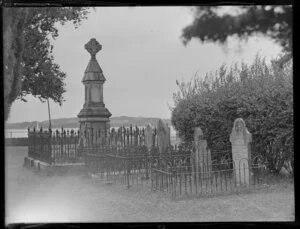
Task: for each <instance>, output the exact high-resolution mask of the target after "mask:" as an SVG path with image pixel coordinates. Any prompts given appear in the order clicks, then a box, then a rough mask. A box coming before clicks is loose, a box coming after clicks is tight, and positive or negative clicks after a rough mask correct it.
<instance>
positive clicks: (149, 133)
mask: <svg viewBox="0 0 300 229" xmlns="http://www.w3.org/2000/svg"><path fill="white" fill-rule="evenodd" d="M145 146H146V147H147V149H148V152H150V151H151V148H152V147H153V127H152V125H151V124H150V123H149V124H148V125H147V126H146V130H145Z"/></svg>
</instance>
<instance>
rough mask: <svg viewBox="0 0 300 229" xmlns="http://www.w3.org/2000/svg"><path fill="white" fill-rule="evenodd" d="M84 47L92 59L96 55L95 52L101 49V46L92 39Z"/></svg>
mask: <svg viewBox="0 0 300 229" xmlns="http://www.w3.org/2000/svg"><path fill="white" fill-rule="evenodd" d="M84 47H85V49H86V50H87V51H88V52H89V53H90V54H91V56H92V57H94V56H95V55H96V54H97V52H99V51H100V50H101V49H102V45H100V44H99V42H98V41H97V40H96V39H95V38H92V39H91V40H90V41H89V42H88V43H86V44H85V46H84Z"/></svg>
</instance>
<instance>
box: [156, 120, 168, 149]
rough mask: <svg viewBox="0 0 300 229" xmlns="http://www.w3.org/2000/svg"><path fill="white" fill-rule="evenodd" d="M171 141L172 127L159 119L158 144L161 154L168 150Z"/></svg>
mask: <svg viewBox="0 0 300 229" xmlns="http://www.w3.org/2000/svg"><path fill="white" fill-rule="evenodd" d="M170 143H171V139H170V128H169V127H168V126H167V125H166V124H165V123H164V122H163V121H162V120H161V119H159V120H158V123H157V146H158V149H159V153H160V155H162V154H164V153H167V152H168V150H169V148H170Z"/></svg>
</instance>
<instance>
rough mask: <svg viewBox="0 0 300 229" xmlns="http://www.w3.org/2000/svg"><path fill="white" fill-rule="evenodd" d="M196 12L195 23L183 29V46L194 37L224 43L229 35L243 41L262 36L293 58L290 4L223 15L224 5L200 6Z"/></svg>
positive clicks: (237, 9)
mask: <svg viewBox="0 0 300 229" xmlns="http://www.w3.org/2000/svg"><path fill="white" fill-rule="evenodd" d="M227 7H228V6H227ZM193 9H194V20H193V22H192V23H191V24H190V25H188V26H186V27H185V28H184V29H183V30H182V35H181V39H182V41H183V43H184V44H187V43H188V42H189V41H190V40H191V39H192V38H197V39H199V40H200V41H201V42H218V43H220V44H225V43H226V41H227V39H228V37H230V36H234V35H235V36H237V37H239V38H242V39H243V38H247V37H249V36H251V35H254V34H262V35H265V36H268V37H270V38H271V39H273V40H274V41H275V42H276V43H278V44H280V45H281V46H282V48H283V51H284V52H285V53H286V54H288V57H291V56H292V55H291V52H292V46H293V42H292V23H293V22H292V10H293V9H292V6H291V5H283V6H275V5H274V6H259V5H255V6H232V7H231V10H229V11H228V13H227V12H226V13H224V6H199V7H195V8H193ZM225 9H226V8H225ZM234 10H235V11H234ZM230 12H231V13H230ZM285 58H286V57H285ZM287 59H289V58H287Z"/></svg>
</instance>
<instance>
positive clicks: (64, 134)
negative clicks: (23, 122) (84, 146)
mask: <svg viewBox="0 0 300 229" xmlns="http://www.w3.org/2000/svg"><path fill="white" fill-rule="evenodd" d="M78 140H79V133H78V132H77V131H73V130H71V131H69V130H67V131H66V130H64V129H62V130H61V131H58V130H56V131H55V132H52V131H51V129H50V130H43V129H40V130H39V131H36V130H35V129H33V130H32V131H30V130H29V129H28V157H31V158H33V159H36V160H40V161H42V162H45V163H48V164H51V165H54V164H69V163H77V162H81V161H82V160H83V155H82V154H81V151H80V150H78V147H77V144H78Z"/></svg>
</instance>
